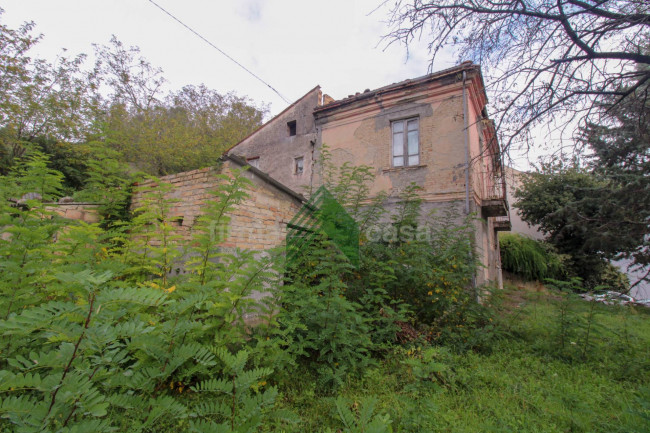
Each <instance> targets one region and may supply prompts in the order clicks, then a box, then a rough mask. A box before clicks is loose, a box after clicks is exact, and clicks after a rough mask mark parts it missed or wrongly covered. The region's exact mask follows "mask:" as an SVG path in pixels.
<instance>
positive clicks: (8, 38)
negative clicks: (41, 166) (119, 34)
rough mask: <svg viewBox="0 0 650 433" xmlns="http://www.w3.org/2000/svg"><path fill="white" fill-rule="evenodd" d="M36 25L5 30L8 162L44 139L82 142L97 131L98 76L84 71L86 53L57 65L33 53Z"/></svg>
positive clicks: (0, 100) (2, 97) (2, 98)
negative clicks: (37, 57) (30, 145)
mask: <svg viewBox="0 0 650 433" xmlns="http://www.w3.org/2000/svg"><path fill="white" fill-rule="evenodd" d="M1 14H2V11H1V10H0V18H1ZM33 28H34V23H26V24H23V25H22V26H21V27H20V28H19V29H18V30H12V29H10V28H8V27H7V26H5V25H4V24H2V27H1V29H0V30H1V31H0V74H1V75H2V80H1V81H2V84H0V145H1V147H2V149H3V150H2V153H3V155H4V159H5V164H8V165H10V164H11V162H12V160H13V158H16V157H21V156H22V155H23V154H24V152H25V149H26V147H27V146H28V144H29V143H32V142H34V141H35V140H37V139H39V138H42V137H50V138H55V139H57V140H62V141H78V140H81V139H84V138H85V137H86V136H88V135H89V134H93V133H94V132H96V129H95V127H94V121H95V118H96V115H97V112H98V111H97V110H98V108H99V105H98V101H99V96H98V93H97V89H98V77H97V76H96V74H95V73H94V71H90V72H88V71H84V70H83V63H84V60H85V56H84V55H78V56H76V57H73V58H68V57H64V56H61V57H59V58H58V59H57V61H56V63H54V64H51V63H48V62H46V61H45V60H43V59H32V58H30V57H28V55H27V52H28V51H29V49H30V48H31V47H32V46H33V45H34V44H36V43H37V42H38V41H39V39H40V37H39V36H34V35H33V34H32V31H33ZM4 171H5V172H6V169H5V170H4Z"/></svg>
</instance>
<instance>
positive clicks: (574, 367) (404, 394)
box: [276, 284, 650, 433]
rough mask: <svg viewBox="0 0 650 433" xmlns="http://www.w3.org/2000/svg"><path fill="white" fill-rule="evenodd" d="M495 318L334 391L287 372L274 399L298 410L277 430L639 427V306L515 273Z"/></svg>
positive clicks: (649, 337) (646, 425)
mask: <svg viewBox="0 0 650 433" xmlns="http://www.w3.org/2000/svg"><path fill="white" fill-rule="evenodd" d="M495 324H496V325H495V326H494V328H493V329H490V330H481V331H477V332H479V333H482V334H483V335H479V336H478V341H479V342H480V344H479V345H477V347H478V350H477V351H465V352H462V353H459V352H457V351H454V350H453V348H445V347H436V348H426V347H422V346H420V347H419V348H418V347H417V345H415V346H414V347H413V348H410V349H409V348H404V349H399V350H396V351H395V352H394V353H392V354H390V355H389V356H388V357H387V358H386V359H385V360H384V361H383V362H381V363H380V364H379V365H377V366H376V367H374V368H371V369H369V370H368V371H367V372H366V374H365V376H364V377H363V378H362V379H358V380H353V381H350V382H349V383H347V384H346V385H344V386H343V388H342V389H341V390H340V391H339V396H338V397H333V396H323V395H320V393H319V390H318V389H317V387H316V386H315V385H314V384H313V382H311V381H310V380H309V378H307V377H300V378H297V380H296V381H295V382H294V383H293V384H292V385H291V386H288V387H286V386H285V387H283V394H282V403H281V405H282V406H283V407H284V408H286V409H289V410H291V411H293V412H294V413H296V414H297V415H298V416H299V417H300V419H301V420H302V421H301V423H300V424H299V425H295V426H294V427H291V428H288V429H287V431H302V432H319V431H332V432H336V431H345V432H356V431H359V432H361V431H364V432H366V433H370V432H373V431H377V432H380V431H390V430H389V429H388V428H387V426H390V429H392V431H393V432H424V431H427V432H608V433H610V432H648V431H650V417H649V416H650V389H649V388H647V387H649V386H650V310H648V309H642V308H632V307H616V306H605V305H601V304H591V303H589V302H586V301H583V300H581V299H578V298H573V297H571V298H566V299H565V298H564V297H563V296H561V295H560V294H558V293H557V292H553V291H550V290H547V289H545V288H543V287H541V286H539V285H537V286H536V285H528V286H527V285H522V284H520V285H518V286H516V285H510V286H509V287H508V288H507V289H506V291H505V292H504V294H503V296H502V299H501V300H500V302H498V306H497V307H496V310H495ZM644 386H645V388H644ZM337 399H338V406H337ZM370 407H374V410H373V412H372V413H373V416H374V417H375V420H374V421H375V424H374V425H369V424H371V423H370V422H365V421H363V422H359V424H364V426H357V427H355V426H354V425H353V424H354V422H350V420H349V419H348V421H347V424H348V426H347V427H346V425H345V421H344V420H345V418H346V415H345V412H346V410H348V409H349V411H350V412H351V414H352V415H356V417H357V418H363V416H364V408H365V409H369V408H370ZM382 416H383V418H382V419H379V418H378V417H382ZM348 418H349V416H348ZM369 419H370V420H372V419H373V418H372V417H370V418H369ZM387 419H390V421H388V420H387ZM362 427H363V428H362ZM276 431H277V430H276Z"/></svg>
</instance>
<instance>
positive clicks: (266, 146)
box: [228, 87, 322, 193]
mask: <svg viewBox="0 0 650 433" xmlns="http://www.w3.org/2000/svg"><path fill="white" fill-rule="evenodd" d="M321 100H322V94H321V91H320V87H315V88H314V89H312V90H310V91H309V92H308V93H307V94H306V95H305V96H303V97H302V98H301V99H299V100H298V101H296V102H295V103H293V104H292V105H290V106H289V107H288V108H287V109H286V110H284V111H283V112H282V113H280V114H278V115H277V116H275V117H274V118H273V119H271V120H270V121H269V122H267V123H266V124H265V125H264V126H262V128H260V129H258V130H257V131H256V132H254V133H253V134H251V135H250V136H249V137H247V138H245V139H244V140H242V141H241V142H240V143H239V144H237V145H236V146H234V147H233V148H232V149H230V150H229V151H228V153H229V154H231V155H238V156H242V157H244V158H246V159H251V158H259V159H258V166H257V167H258V168H259V169H260V170H261V171H263V172H265V173H268V174H269V175H270V176H271V177H273V178H274V179H276V180H278V181H279V182H281V183H282V184H284V185H286V186H288V187H289V188H291V189H293V190H294V191H296V192H298V193H304V192H307V191H306V187H307V186H308V185H309V184H310V180H311V173H312V168H313V155H312V151H313V144H312V143H316V129H315V126H314V116H313V111H314V108H316V107H317V106H319V105H320V104H321ZM294 120H295V121H296V135H294V136H290V135H289V129H288V126H287V123H288V122H290V121H294ZM299 157H302V158H303V162H304V170H303V172H302V174H297V173H295V171H294V160H295V159H296V158H299Z"/></svg>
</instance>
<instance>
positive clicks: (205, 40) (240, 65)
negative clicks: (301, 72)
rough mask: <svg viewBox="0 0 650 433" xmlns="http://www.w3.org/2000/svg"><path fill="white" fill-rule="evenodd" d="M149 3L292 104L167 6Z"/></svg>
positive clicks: (150, 1) (285, 100) (153, 2)
mask: <svg viewBox="0 0 650 433" xmlns="http://www.w3.org/2000/svg"><path fill="white" fill-rule="evenodd" d="M149 3H151V4H153V5H154V6H156V7H157V8H158V9H160V10H161V11H163V12H164V13H166V14H167V15H169V16H170V17H171V18H172V19H173V20H174V21H176V22H178V23H179V24H180V25H182V26H183V27H185V28H186V29H187V30H189V31H190V32H192V33H194V34H195V35H196V36H198V37H199V38H201V39H202V40H203V41H204V42H205V43H207V44H208V45H210V46H211V47H212V48H214V49H215V50H217V51H219V52H220V53H221V54H223V55H224V56H226V57H227V58H228V59H229V60H230V61H232V62H233V63H235V64H236V65H237V66H239V67H240V68H242V69H243V70H244V71H246V72H248V73H249V74H251V75H252V76H253V77H255V78H256V79H257V80H259V81H260V82H261V83H263V84H264V85H266V86H267V87H268V88H269V89H271V90H272V91H273V92H274V93H275V94H276V95H278V96H279V97H280V98H282V100H283V101H284V102H286V103H287V104H290V103H291V102H290V101H289V100H287V98H285V97H284V96H282V94H281V93H280V92H278V91H277V90H275V89H274V88H273V86H271V85H270V84H269V83H267V82H266V81H264V80H263V79H261V78H260V77H258V76H257V75H255V74H254V73H253V72H252V71H251V70H250V69H248V68H247V67H246V66H244V65H242V64H241V63H239V62H238V61H237V60H235V59H233V58H232V57H230V56H229V55H228V54H227V53H225V52H224V51H223V50H222V49H220V48H219V47H217V46H216V45H215V44H213V43H212V42H210V41H209V40H207V39H206V38H204V37H203V36H201V34H200V33H199V32H197V31H196V30H194V29H193V28H191V27H190V26H188V25H187V24H185V23H184V22H183V21H181V20H179V19H178V18H176V17H175V16H174V15H172V14H171V13H170V12H168V11H167V10H165V8H163V7H162V6H160V5H159V4H158V3H156V2H155V1H153V0H149Z"/></svg>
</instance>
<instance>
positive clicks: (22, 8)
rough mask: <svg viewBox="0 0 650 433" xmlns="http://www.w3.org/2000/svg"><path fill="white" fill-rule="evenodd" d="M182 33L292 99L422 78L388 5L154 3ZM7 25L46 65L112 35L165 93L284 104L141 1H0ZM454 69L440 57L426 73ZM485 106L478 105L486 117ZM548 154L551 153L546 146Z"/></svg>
mask: <svg viewBox="0 0 650 433" xmlns="http://www.w3.org/2000/svg"><path fill="white" fill-rule="evenodd" d="M154 1H155V2H156V3H157V4H158V5H160V6H161V7H162V8H164V9H165V10H167V11H168V12H169V13H171V14H172V15H174V16H175V17H176V18H178V19H179V20H180V21H182V22H183V23H185V24H186V25H187V26H189V27H191V28H192V29H194V30H195V31H196V32H198V33H199V34H201V35H202V36H203V37H204V38H205V39H207V40H208V41H210V42H211V43H212V44H214V45H216V46H217V47H218V48H219V49H220V50H222V51H224V52H225V53H227V54H228V55H229V56H230V57H232V58H233V59H235V60H236V61H237V62H239V63H241V64H242V65H243V66H245V67H246V68H247V69H249V70H250V71H252V72H253V73H254V74H255V75H257V76H259V77H260V78H261V79H262V80H264V81H265V82H266V83H268V84H269V85H270V86H272V87H273V88H274V89H276V90H277V91H278V92H279V93H280V94H281V95H282V96H283V97H284V99H286V100H288V101H290V102H293V101H295V100H296V99H298V98H300V97H301V96H302V95H304V94H305V93H307V91H309V90H310V89H312V88H314V87H315V86H316V85H320V86H321V89H322V91H323V92H324V93H326V94H328V95H330V96H332V97H333V98H334V99H341V98H345V97H346V96H348V95H351V94H354V93H356V92H363V91H364V90H365V89H374V88H378V87H382V86H385V85H388V84H391V83H395V82H399V81H403V80H405V79H407V78H415V77H419V76H422V75H425V74H427V73H429V72H430V70H429V66H430V56H429V53H428V50H427V46H426V42H427V41H426V37H424V38H423V40H421V41H415V42H413V43H411V44H410V45H409V49H408V51H407V50H406V48H405V47H404V46H403V45H399V44H393V45H389V44H388V43H387V41H385V40H382V36H383V35H385V34H386V33H387V32H388V30H389V28H388V26H387V24H386V21H387V19H388V18H389V14H390V6H391V5H392V4H393V3H392V1H391V0H387V1H385V0H328V1H318V2H317V1H313V0H217V1H214V0H213V1H207V0H183V1H177V0H176V1H174V0H154ZM0 7H2V8H3V9H4V10H5V12H4V14H3V16H2V17H1V18H0V19H1V20H2V22H3V23H5V24H6V25H8V26H9V27H10V28H17V27H18V26H20V25H21V24H22V23H24V22H25V21H33V22H34V23H35V24H36V28H35V32H36V33H40V34H42V35H43V39H42V40H41V41H40V42H39V43H38V44H37V45H36V46H35V47H34V48H33V49H32V50H31V51H30V55H32V56H33V57H40V58H45V59H46V60H49V61H50V62H53V61H55V59H56V57H57V56H60V55H62V54H64V55H66V56H74V55H76V54H80V53H86V54H88V55H89V56H91V57H92V54H93V44H100V45H102V44H103V45H107V44H108V43H109V41H110V39H111V36H112V35H115V36H116V37H117V38H118V39H119V40H120V41H121V42H122V43H123V44H124V45H127V46H137V47H139V48H140V50H141V54H142V55H143V56H144V57H145V58H146V59H147V60H148V61H149V62H150V63H151V64H152V65H154V66H157V67H160V68H162V69H163V71H164V74H163V75H164V77H165V78H166V79H167V81H168V83H167V86H168V88H167V90H178V89H180V88H181V87H183V86H185V85H189V84H194V85H198V84H205V85H206V86H207V87H208V88H211V89H215V90H217V91H218V92H220V93H227V92H231V91H233V92H235V93H236V94H237V95H239V96H247V97H249V98H251V99H252V100H253V101H254V102H255V103H256V104H258V105H261V104H267V106H268V108H269V116H272V115H275V114H278V113H279V112H281V111H282V110H283V109H284V108H285V107H286V106H287V105H288V103H287V102H285V101H284V100H283V99H282V97H280V96H278V95H277V94H276V93H274V92H273V90H271V89H270V88H269V87H268V86H267V85H266V84H264V83H262V82H260V81H259V80H258V79H256V78H255V77H253V76H252V75H250V74H249V73H248V72H246V71H245V70H243V69H242V68H241V67H240V66H238V65H236V64H235V63H234V62H233V61H231V60H229V59H228V58H227V57H226V56H224V55H223V54H221V53H220V52H219V51H217V50H216V49H214V48H213V47H211V46H210V45H208V44H207V43H206V42H205V41H203V40H201V39H200V38H199V37H197V36H196V35H194V34H192V33H191V32H190V31H189V30H188V29H186V28H185V27H183V26H182V25H181V24H179V23H178V22H176V21H174V20H173V19H172V18H171V17H170V16H168V15H167V14H165V13H164V12H163V11H161V10H160V9H159V8H157V7H156V6H155V5H154V4H152V3H151V2H150V1H149V0H128V1H127V0H102V1H99V0H3V1H2V4H1V5H0ZM63 49H65V50H66V51H65V52H64V51H63ZM456 64H458V59H457V58H456V57H455V56H454V55H453V53H451V52H448V51H443V52H442V53H441V54H439V57H437V58H436V62H435V63H434V64H433V65H432V67H431V71H433V72H435V71H439V70H442V69H446V68H449V67H452V66H454V65H456ZM489 110H490V107H489V106H488V112H489ZM538 135H539V137H542V138H541V139H540V140H538V141H539V143H540V145H539V147H537V148H536V149H535V150H534V151H533V152H532V153H531V154H524V153H521V152H519V153H517V152H511V155H510V157H511V158H512V160H511V161H510V163H512V164H514V166H515V167H517V168H519V169H524V170H526V169H529V168H530V167H531V165H530V161H535V160H536V159H537V157H538V156H539V155H540V154H542V153H550V152H552V150H550V151H549V150H547V149H544V148H548V147H549V143H550V147H551V148H552V147H554V146H555V145H554V144H553V141H554V140H549V137H548V134H547V133H545V132H543V131H540V132H539V133H538ZM555 147H557V146H555Z"/></svg>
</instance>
